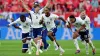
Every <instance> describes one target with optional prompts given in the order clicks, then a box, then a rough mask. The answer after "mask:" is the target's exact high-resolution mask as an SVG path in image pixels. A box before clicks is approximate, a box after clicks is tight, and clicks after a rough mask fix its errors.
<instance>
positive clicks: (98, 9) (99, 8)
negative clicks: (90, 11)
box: [97, 5, 100, 13]
mask: <svg viewBox="0 0 100 56" xmlns="http://www.w3.org/2000/svg"><path fill="white" fill-rule="evenodd" d="M97 11H98V12H99V13H100V5H99V6H98V8H97Z"/></svg>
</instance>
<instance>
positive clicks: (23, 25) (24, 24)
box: [9, 17, 31, 33]
mask: <svg viewBox="0 0 100 56" xmlns="http://www.w3.org/2000/svg"><path fill="white" fill-rule="evenodd" d="M16 23H18V24H20V25H21V26H19V27H20V28H21V29H22V33H28V32H30V25H31V19H29V18H27V17H26V21H25V22H22V21H21V20H20V18H18V19H17V20H16V21H14V22H12V23H10V24H9V25H10V26H11V25H13V24H16Z"/></svg>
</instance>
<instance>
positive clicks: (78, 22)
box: [66, 15, 86, 54]
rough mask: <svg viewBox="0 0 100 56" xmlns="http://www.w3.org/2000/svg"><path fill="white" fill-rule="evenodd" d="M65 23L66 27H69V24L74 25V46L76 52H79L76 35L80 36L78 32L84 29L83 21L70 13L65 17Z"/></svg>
mask: <svg viewBox="0 0 100 56" xmlns="http://www.w3.org/2000/svg"><path fill="white" fill-rule="evenodd" d="M66 25H67V27H68V28H71V25H73V26H74V27H75V32H73V40H74V44H75V47H76V49H77V50H76V52H75V53H76V54H77V53H80V48H79V45H78V41H77V37H78V36H80V32H81V31H84V30H85V27H86V26H85V23H84V21H82V19H81V18H79V17H74V15H70V16H69V17H68V19H67V22H66Z"/></svg>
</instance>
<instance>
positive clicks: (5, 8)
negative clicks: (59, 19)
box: [0, 0, 100, 13]
mask: <svg viewBox="0 0 100 56" xmlns="http://www.w3.org/2000/svg"><path fill="white" fill-rule="evenodd" d="M24 1H25V3H26V4H27V5H28V7H29V9H32V6H33V3H34V2H35V1H38V2H39V3H40V4H41V6H42V7H44V6H45V4H46V2H47V0H24ZM50 6H51V9H52V10H51V11H52V12H56V13H65V12H79V9H83V8H84V9H86V11H87V12H100V0H51V5H50ZM2 12H26V11H25V10H24V8H23V7H22V3H21V2H20V0H0V13H2Z"/></svg>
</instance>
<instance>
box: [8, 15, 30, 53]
mask: <svg viewBox="0 0 100 56" xmlns="http://www.w3.org/2000/svg"><path fill="white" fill-rule="evenodd" d="M15 24H20V25H21V26H16V25H15ZM11 25H14V27H15V28H18V29H22V42H23V48H22V53H26V51H27V49H28V48H29V51H31V42H30V39H31V38H30V37H29V32H30V25H31V20H30V19H29V18H27V17H25V16H24V15H21V16H20V18H18V19H17V20H16V21H14V22H11V23H10V24H9V25H8V26H11Z"/></svg>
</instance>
